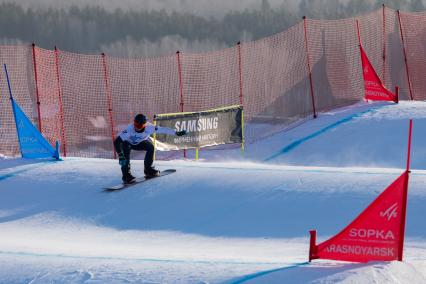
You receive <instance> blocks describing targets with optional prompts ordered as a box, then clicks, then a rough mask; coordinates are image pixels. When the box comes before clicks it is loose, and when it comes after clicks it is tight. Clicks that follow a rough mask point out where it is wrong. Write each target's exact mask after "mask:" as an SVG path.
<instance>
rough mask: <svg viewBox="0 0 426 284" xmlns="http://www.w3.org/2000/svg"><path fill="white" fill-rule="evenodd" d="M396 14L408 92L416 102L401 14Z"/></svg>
mask: <svg viewBox="0 0 426 284" xmlns="http://www.w3.org/2000/svg"><path fill="white" fill-rule="evenodd" d="M396 12H397V14H398V23H399V31H400V35H401V41H402V51H403V53H404V62H405V73H406V74H407V81H408V90H409V91H410V99H411V100H414V96H413V91H412V88H411V80H410V72H409V71H408V62H407V50H406V48H405V41H404V33H403V31H402V22H401V14H400V12H399V10H398V11H396Z"/></svg>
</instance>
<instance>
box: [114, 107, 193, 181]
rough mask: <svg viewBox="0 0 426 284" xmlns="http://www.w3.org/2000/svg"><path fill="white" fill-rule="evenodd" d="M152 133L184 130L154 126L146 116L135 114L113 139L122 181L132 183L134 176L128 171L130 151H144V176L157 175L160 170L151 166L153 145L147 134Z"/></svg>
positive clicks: (172, 133) (175, 133)
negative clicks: (130, 121)
mask: <svg viewBox="0 0 426 284" xmlns="http://www.w3.org/2000/svg"><path fill="white" fill-rule="evenodd" d="M153 133H162V134H168V135H177V136H182V135H185V134H186V131H185V130H183V131H175V130H173V129H171V128H168V127H159V126H154V125H153V124H151V123H149V122H147V119H146V116H145V115H143V114H137V115H136V116H135V119H134V122H133V124H129V125H128V126H127V127H126V129H124V130H123V131H121V133H120V135H119V136H118V137H117V138H116V139H115V141H114V147H115V151H116V152H117V154H118V161H119V163H120V166H121V172H122V174H123V177H122V180H123V183H125V184H127V183H132V182H133V181H134V180H135V177H134V176H132V174H131V173H130V151H131V150H132V149H133V150H137V151H146V154H145V160H144V166H145V169H144V173H145V176H146V177H148V178H149V177H155V176H158V175H159V173H160V171H158V170H156V169H155V168H154V167H153V166H152V163H153V160H154V145H153V144H152V142H151V141H150V140H149V136H150V135H151V134H153Z"/></svg>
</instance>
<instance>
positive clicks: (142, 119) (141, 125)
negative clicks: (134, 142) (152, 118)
mask: <svg viewBox="0 0 426 284" xmlns="http://www.w3.org/2000/svg"><path fill="white" fill-rule="evenodd" d="M133 124H134V126H135V130H136V132H142V131H143V130H144V129H145V124H146V116H145V115H143V114H141V113H139V114H137V115H136V116H135V120H134V123H133Z"/></svg>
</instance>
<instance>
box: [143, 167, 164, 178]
mask: <svg viewBox="0 0 426 284" xmlns="http://www.w3.org/2000/svg"><path fill="white" fill-rule="evenodd" d="M144 173H145V177H146V178H153V177H158V176H159V175H160V171H159V170H156V169H155V168H153V167H149V168H145V170H144Z"/></svg>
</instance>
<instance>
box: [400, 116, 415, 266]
mask: <svg viewBox="0 0 426 284" xmlns="http://www.w3.org/2000/svg"><path fill="white" fill-rule="evenodd" d="M412 129H413V120H412V119H410V124H409V127H408V147H407V148H408V150H407V165H406V169H405V170H406V173H407V178H406V179H405V182H404V193H403V197H402V208H401V227H400V231H399V234H400V238H399V242H400V243H399V246H398V261H402V258H403V253H404V237H405V219H406V217H407V199H408V178H409V173H410V158H411V135H412Z"/></svg>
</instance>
